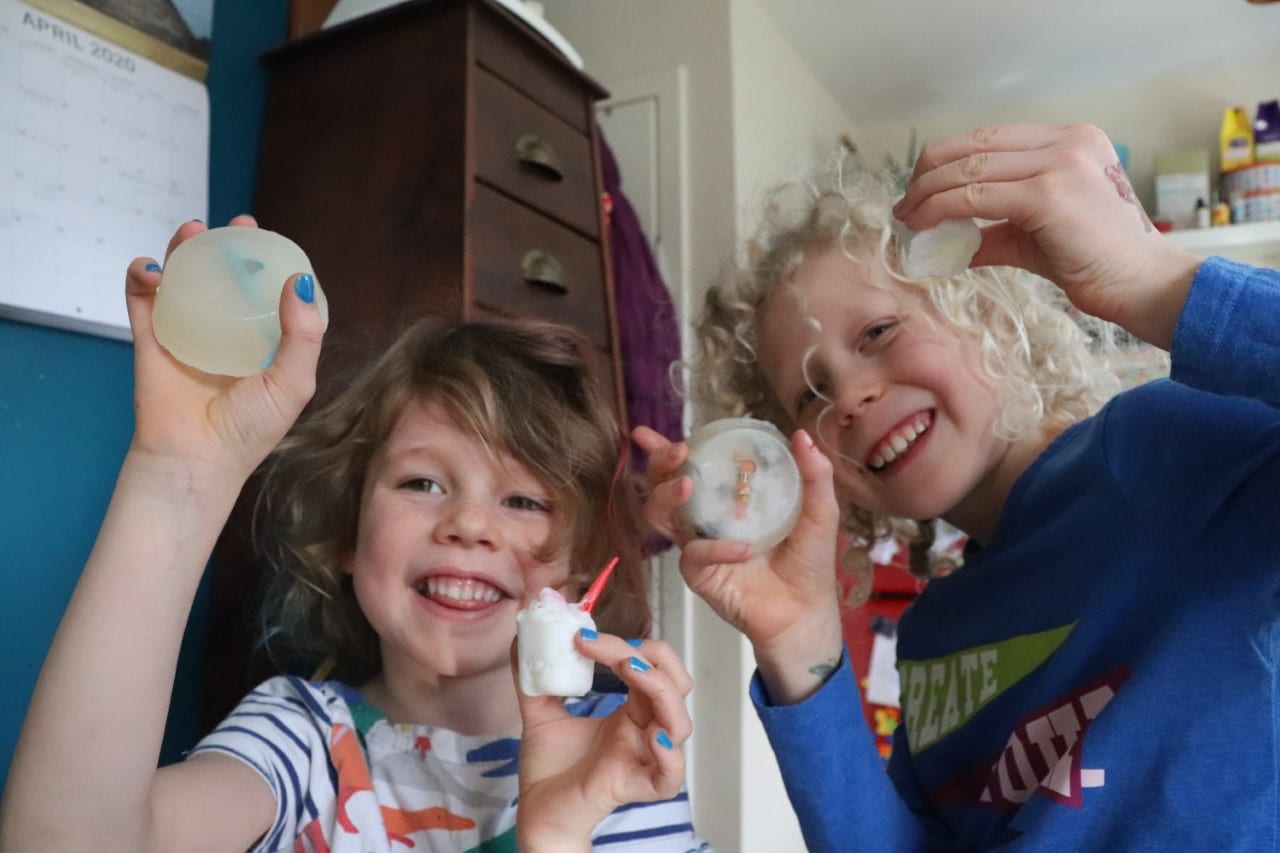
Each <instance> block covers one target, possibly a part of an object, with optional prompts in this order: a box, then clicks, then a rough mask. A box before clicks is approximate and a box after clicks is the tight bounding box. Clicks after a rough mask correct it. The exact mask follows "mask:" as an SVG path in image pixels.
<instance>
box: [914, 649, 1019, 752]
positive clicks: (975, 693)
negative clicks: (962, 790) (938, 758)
mask: <svg viewBox="0 0 1280 853" xmlns="http://www.w3.org/2000/svg"><path fill="white" fill-rule="evenodd" d="M999 659H1000V652H999V650H998V649H996V648H984V649H976V650H971V651H967V652H963V653H961V654H959V655H956V656H953V657H949V658H943V659H941V660H936V661H928V662H923V663H912V662H908V661H903V662H901V663H900V664H899V671H900V675H901V681H902V689H903V694H904V696H905V701H904V702H903V717H904V719H905V720H906V721H907V725H908V728H907V733H908V735H909V736H910V738H911V743H912V748H913V749H917V750H919V749H923V748H924V747H926V746H928V745H929V744H931V743H934V742H935V741H937V740H938V739H939V738H941V737H943V736H945V735H946V734H947V733H948V732H951V731H953V730H955V729H956V728H957V727H959V726H960V725H961V724H962V723H963V722H964V721H965V720H968V719H969V718H970V717H972V716H973V714H974V712H976V711H977V710H978V709H979V708H981V707H982V706H983V705H985V704H986V703H987V702H989V701H990V700H991V699H992V697H994V696H995V695H996V693H997V692H998V687H997V680H996V675H995V670H996V665H997V663H998V662H999Z"/></svg>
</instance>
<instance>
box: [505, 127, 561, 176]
mask: <svg viewBox="0 0 1280 853" xmlns="http://www.w3.org/2000/svg"><path fill="white" fill-rule="evenodd" d="M516 156H517V157H519V158H520V162H521V163H524V164H526V165H528V166H532V167H533V168H535V169H537V170H538V171H539V172H541V173H542V174H543V175H544V176H545V177H548V178H550V179H551V180H553V181H562V180H564V169H563V168H562V167H561V165H560V158H559V157H558V156H557V155H556V149H554V148H552V147H551V146H550V145H548V144H547V143H546V142H543V141H542V140H541V139H539V138H538V137H537V136H536V135H534V134H532V133H526V134H524V135H523V136H521V137H520V138H519V139H517V140H516Z"/></svg>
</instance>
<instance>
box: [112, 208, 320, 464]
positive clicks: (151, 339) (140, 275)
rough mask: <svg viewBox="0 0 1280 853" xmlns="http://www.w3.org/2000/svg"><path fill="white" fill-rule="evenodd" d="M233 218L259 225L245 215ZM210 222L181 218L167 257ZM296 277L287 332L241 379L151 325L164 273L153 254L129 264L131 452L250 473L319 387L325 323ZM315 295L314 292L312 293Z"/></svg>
mask: <svg viewBox="0 0 1280 853" xmlns="http://www.w3.org/2000/svg"><path fill="white" fill-rule="evenodd" d="M231 224H232V225H242V226H256V224H257V223H256V222H255V221H254V220H253V218H252V217H249V216H239V217H236V218H235V219H233V220H231ZM204 230H205V226H204V225H203V224H202V223H199V222H188V223H186V224H184V225H182V226H181V227H180V228H179V229H178V230H177V232H176V233H175V234H174V236H173V239H172V240H171V241H170V242H169V248H168V250H167V251H166V253H165V256H166V258H167V257H168V255H169V254H171V253H172V252H173V250H174V249H175V248H176V247H177V246H178V245H179V244H180V243H182V242H183V241H184V240H186V239H188V238H189V237H191V236H193V235H195V234H198V233H200V232H201V231H204ZM297 278H298V277H297V276H294V277H292V278H291V279H290V280H289V282H288V283H287V284H286V286H285V287H284V290H283V292H282V293H281V297H280V323H281V329H282V332H283V334H282V338H281V341H280V349H279V352H278V354H277V356H276V358H275V360H274V362H273V363H272V364H271V366H270V367H268V368H267V369H266V370H265V371H264V372H262V373H260V374H258V375H255V376H249V377H244V378H241V379H237V378H235V377H229V376H215V375H211V374H208V373H203V372H201V371H199V370H197V369H195V368H193V367H189V366H188V365H186V364H183V363H182V362H180V361H178V360H177V359H175V358H174V357H173V356H172V355H170V354H169V352H168V351H167V350H165V349H164V347H162V346H161V345H160V344H159V343H158V342H157V341H156V338H155V334H154V333H153V331H152V325H151V316H152V310H153V308H154V305H155V296H156V288H157V287H158V286H159V284H160V279H161V274H160V272H159V268H158V265H156V264H155V262H154V261H153V260H152V259H150V258H138V259H136V260H134V261H133V263H132V264H130V265H129V270H128V274H127V276H126V280H125V286H126V301H127V305H128V310H129V324H130V326H131V327H132V329H133V340H134V362H135V363H134V374H135V388H134V407H135V412H136V423H135V429H134V437H133V443H132V445H131V447H130V450H131V452H133V453H135V454H139V455H144V456H148V457H151V458H153V459H154V460H156V461H160V462H178V463H180V464H182V465H183V466H190V465H192V464H194V465H195V466H196V468H197V469H199V468H204V467H205V466H209V467H210V468H213V469H217V468H221V467H224V466H230V467H231V469H232V470H234V471H236V472H237V473H238V474H239V475H243V476H244V477H248V475H249V474H250V473H251V472H252V471H253V469H254V468H255V467H256V466H257V465H258V463H259V462H261V461H262V459H263V458H264V457H265V456H266V455H267V453H269V452H270V451H271V449H272V448H273V447H275V445H276V444H277V443H278V442H279V441H280V439H281V438H282V437H283V436H284V434H285V432H286V431H287V430H288V429H289V427H290V426H291V425H292V424H293V422H294V420H295V419H296V418H297V417H298V414H299V413H300V412H301V411H302V407H303V406H304V405H305V404H306V403H307V401H308V400H309V399H310V398H311V395H312V393H313V391H314V388H315V371H316V361H317V359H318V357H319V353H320V343H321V339H322V338H323V336H324V324H323V321H322V319H321V317H320V314H319V312H318V311H317V310H316V307H315V305H314V302H312V303H310V304H308V303H307V302H305V301H303V299H302V297H300V296H299V294H298V293H297V292H296V291H295V282H296V280H297ZM313 299H314V297H313Z"/></svg>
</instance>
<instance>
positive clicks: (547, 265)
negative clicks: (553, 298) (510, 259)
mask: <svg viewBox="0 0 1280 853" xmlns="http://www.w3.org/2000/svg"><path fill="white" fill-rule="evenodd" d="M520 275H522V276H523V277H524V280H525V281H527V282H529V284H534V285H537V286H538V287H542V288H545V289H546V290H550V291H551V292H552V293H557V294H562V295H563V294H565V293H568V292H569V285H568V284H567V283H566V282H565V274H564V267H563V266H561V265H560V262H559V261H558V260H556V256H555V255H553V254H551V253H550V252H544V251H542V250H541V249H530V250H529V251H527V252H525V253H524V257H523V258H521V259H520Z"/></svg>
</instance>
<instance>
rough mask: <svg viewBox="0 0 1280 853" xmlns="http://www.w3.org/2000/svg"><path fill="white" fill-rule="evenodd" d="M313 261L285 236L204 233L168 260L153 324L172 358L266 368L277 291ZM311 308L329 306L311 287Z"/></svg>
mask: <svg viewBox="0 0 1280 853" xmlns="http://www.w3.org/2000/svg"><path fill="white" fill-rule="evenodd" d="M294 273H311V274H312V275H313V276H314V275H315V272H314V270H312V268H311V261H309V260H308V259H307V256H306V254H305V253H304V252H303V251H302V249H300V248H298V245H297V244H296V243H294V242H293V241H292V240H290V239H289V238H287V237H283V236H281V235H279V234H276V233H274V232H272V231H266V230H264V229H262V228H252V227H245V226H227V227H225V228H210V229H209V230H208V231H202V232H201V233H199V234H196V235H195V236H194V237H191V238H189V239H187V240H185V241H183V242H182V243H180V244H179V245H178V247H177V248H176V249H174V250H173V252H172V253H171V254H170V255H169V258H168V259H167V260H166V261H165V267H164V274H163V276H162V278H161V280H160V289H159V290H158V291H157V292H156V301H155V310H154V311H153V312H152V324H153V326H154V328H155V335H156V340H157V341H159V342H160V345H161V346H163V347H164V348H165V349H167V350H168V351H169V352H170V353H171V354H172V355H173V357H174V358H176V359H178V360H179V361H182V362H184V363H186V364H189V365H191V366H192V367H195V368H197V369H199V370H203V371H204V372H205V373H217V374H222V375H224V376H250V375H252V374H255V373H259V372H261V371H263V370H265V369H266V368H267V367H268V366H269V365H270V364H271V362H272V361H273V360H274V359H275V355H276V350H277V349H278V348H279V346H280V317H279V307H280V291H281V289H283V287H284V283H285V281H286V280H288V278H289V276H291V275H293V274H294ZM316 306H317V307H318V308H319V309H320V314H321V316H322V317H323V318H324V321H325V325H326V326H327V325H328V322H329V304H328V302H327V301H326V299H325V297H324V293H323V292H321V290H320V288H319V285H318V284H317V286H316Z"/></svg>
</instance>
